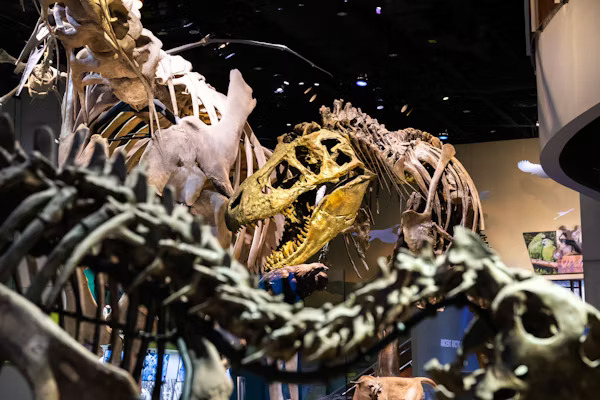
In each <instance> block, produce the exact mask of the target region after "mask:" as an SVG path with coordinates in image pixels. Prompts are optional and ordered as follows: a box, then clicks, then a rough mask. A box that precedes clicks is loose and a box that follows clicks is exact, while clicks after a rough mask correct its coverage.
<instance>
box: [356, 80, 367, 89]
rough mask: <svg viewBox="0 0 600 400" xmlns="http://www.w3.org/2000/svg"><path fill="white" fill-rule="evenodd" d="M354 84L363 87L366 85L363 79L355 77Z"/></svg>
mask: <svg viewBox="0 0 600 400" xmlns="http://www.w3.org/2000/svg"><path fill="white" fill-rule="evenodd" d="M356 86H360V87H365V86H367V81H366V80H365V79H357V80H356Z"/></svg>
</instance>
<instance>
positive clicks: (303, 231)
mask: <svg viewBox="0 0 600 400" xmlns="http://www.w3.org/2000/svg"><path fill="white" fill-rule="evenodd" d="M374 177H375V175H374V174H373V173H372V172H370V171H369V170H367V169H366V168H365V166H364V164H363V163H362V162H361V161H360V160H359V159H358V158H357V157H356V154H355V153H354V150H353V148H352V146H351V144H350V141H349V139H348V138H347V137H346V136H345V135H343V134H340V133H337V132H333V131H329V130H325V129H320V130H318V131H315V132H312V133H306V134H304V135H302V136H300V137H298V138H296V139H293V140H292V139H291V138H290V137H289V136H282V137H281V138H280V139H279V144H278V145H277V147H276V148H275V151H274V152H273V155H272V157H271V158H270V159H269V161H268V162H267V163H266V164H265V165H264V166H263V167H262V168H261V169H259V170H258V171H256V173H255V174H254V175H252V176H251V177H250V178H248V179H246V180H245V181H244V182H243V183H242V184H241V185H240V187H239V188H238V189H237V190H236V192H235V193H234V194H233V196H231V200H230V202H229V204H228V206H227V214H226V222H227V226H228V228H229V229H230V230H232V231H236V230H237V229H239V228H240V227H241V226H242V225H247V224H250V223H254V222H256V221H260V220H264V219H267V218H270V217H273V216H274V215H276V214H283V215H284V216H285V217H286V224H285V226H286V229H285V232H284V234H283V238H282V239H281V242H280V243H279V246H278V247H277V249H275V250H274V251H273V253H272V254H271V255H270V256H268V257H267V260H266V265H265V266H264V269H265V270H272V269H276V268H281V267H285V266H288V265H297V264H301V263H303V262H304V261H306V260H307V259H308V258H309V257H310V256H311V255H313V254H315V253H316V252H317V251H319V250H320V249H321V247H323V246H324V245H325V244H326V243H327V242H328V241H329V240H331V239H332V238H334V237H335V236H337V235H338V234H339V233H340V232H342V231H344V230H345V229H348V228H350V227H351V226H352V225H353V223H354V219H355V217H356V214H357V212H358V210H359V208H360V204H361V202H362V199H363V197H364V194H365V191H366V189H367V187H368V185H369V183H370V181H371V180H372V179H373V178H374Z"/></svg>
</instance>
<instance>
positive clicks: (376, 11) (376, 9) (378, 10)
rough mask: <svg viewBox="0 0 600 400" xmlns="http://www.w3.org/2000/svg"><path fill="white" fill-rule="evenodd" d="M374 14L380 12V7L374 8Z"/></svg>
mask: <svg viewBox="0 0 600 400" xmlns="http://www.w3.org/2000/svg"><path fill="white" fill-rule="evenodd" d="M375 14H377V15H379V14H381V7H376V8H375Z"/></svg>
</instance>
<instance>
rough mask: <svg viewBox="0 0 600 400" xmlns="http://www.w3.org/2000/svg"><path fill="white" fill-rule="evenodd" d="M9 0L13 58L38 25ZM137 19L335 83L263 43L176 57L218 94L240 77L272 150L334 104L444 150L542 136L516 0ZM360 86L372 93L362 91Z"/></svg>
mask: <svg viewBox="0 0 600 400" xmlns="http://www.w3.org/2000/svg"><path fill="white" fill-rule="evenodd" d="M11 3H12V4H11V5H10V6H9V9H8V12H5V13H4V14H3V15H1V16H0V21H1V22H2V26H1V28H0V35H2V36H1V37H2V39H1V41H2V43H1V45H0V47H2V48H5V49H7V50H9V51H10V52H11V54H13V55H17V54H18V52H19V50H20V48H21V47H22V45H23V44H24V42H25V40H26V39H27V37H28V36H29V34H30V30H31V28H32V27H33V25H34V23H35V19H36V18H35V12H34V11H33V10H29V12H28V13H26V14H23V13H22V12H21V11H20V9H19V7H18V2H17V1H12V2H11ZM7 6H8V5H7ZM378 7H379V8H378ZM142 14H143V17H142V21H143V23H144V25H145V27H147V28H149V29H150V30H152V31H153V32H154V33H155V34H157V36H158V37H159V38H160V39H161V40H162V41H163V43H164V48H165V49H169V48H172V47H175V46H178V45H181V44H185V43H189V42H193V41H197V40H200V39H201V38H202V37H203V36H204V35H207V34H212V35H213V36H214V37H216V38H224V39H252V40H258V41H265V42H271V43H276V44H283V45H286V46H288V47H289V48H291V49H292V50H294V51H296V52H298V53H299V54H301V55H302V56H303V57H305V58H307V59H309V60H310V61H312V62H313V63H314V64H316V65H317V66H318V67H320V68H322V69H324V70H326V71H328V72H329V73H331V74H332V75H333V76H329V75H328V74H326V73H325V72H322V71H321V70H320V69H318V68H314V67H311V65H310V64H309V63H308V62H306V61H304V60H302V59H301V58H298V57H296V56H294V55H292V54H290V53H288V52H284V51H280V50H277V49H270V48H264V47H256V46H248V45H240V44H229V45H228V46H225V47H224V48H218V45H212V46H207V47H203V48H196V49H194V50H190V51H186V52H185V53H183V54H182V55H183V56H184V57H185V58H187V59H188V60H190V61H191V62H192V63H193V64H194V68H195V70H196V71H198V72H200V73H201V74H203V75H205V76H206V78H207V80H208V81H209V82H210V83H211V84H212V85H213V86H215V87H216V88H217V89H219V90H220V91H222V92H225V91H226V90H227V79H228V72H229V70H230V69H232V68H238V69H240V70H241V72H242V74H243V75H244V77H245V79H246V81H247V82H248V83H249V84H250V86H252V88H253V89H254V95H255V97H256V98H257V99H258V105H257V108H256V109H255V111H254V112H253V114H252V115H251V117H250V122H251V124H252V126H253V127H254V130H255V132H256V134H257V135H258V136H259V138H261V139H262V141H263V142H264V144H265V145H267V146H273V145H274V144H275V138H276V137H277V136H279V135H280V134H282V133H284V132H286V131H288V130H289V129H290V128H289V126H290V125H293V124H296V123H299V122H304V121H312V120H317V121H318V120H319V115H318V109H319V107H320V106H321V105H323V104H325V105H328V106H330V105H331V103H332V101H333V100H334V99H336V98H343V99H344V100H348V101H351V102H352V103H353V104H354V105H356V106H359V107H361V108H362V109H363V111H366V112H367V113H369V114H370V115H372V116H374V117H376V118H377V119H379V121H380V122H382V123H385V124H386V126H387V127H388V128H391V129H399V128H405V127H414V128H418V129H422V130H426V131H428V132H431V133H433V134H441V133H446V132H447V134H448V136H449V139H448V141H449V142H451V143H469V142H481V141H490V140H503V139H515V138H526V137H535V136H537V129H536V126H535V124H536V120H537V108H536V89H535V76H534V71H533V68H532V65H531V60H530V58H529V57H528V56H527V54H526V50H525V47H526V39H525V17H524V8H523V2H520V1H515V0H513V1H506V0H454V1H447V0H379V1H373V0H327V1H325V0H298V1H272V0H257V1H248V0H213V1H200V0H177V1H173V0H170V1H166V0H146V1H145V2H144V8H143V9H142ZM5 71H6V70H5V69H2V70H0V72H2V73H3V74H4V75H3V76H4V77H3V79H2V81H3V82H2V85H0V87H1V88H2V89H3V90H5V89H6V90H5V91H8V90H10V89H11V88H12V87H14V82H16V78H9V76H8V74H6V73H5ZM358 78H366V82H367V85H366V86H363V87H361V86H358V85H357V84H356V82H357V79H358ZM8 80H10V82H8ZM13 81H14V82H13ZM309 89H310V90H309ZM314 95H316V98H313V96H314ZM311 98H313V101H312V102H310V100H311ZM445 98H447V100H444V99H445ZM405 105H406V106H405ZM288 124H289V125H288Z"/></svg>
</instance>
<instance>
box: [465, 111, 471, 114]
mask: <svg viewBox="0 0 600 400" xmlns="http://www.w3.org/2000/svg"><path fill="white" fill-rule="evenodd" d="M463 113H465V114H471V110H463Z"/></svg>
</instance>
